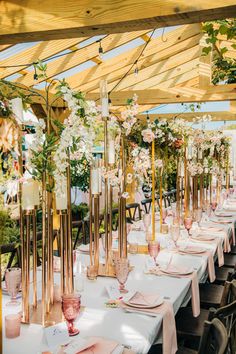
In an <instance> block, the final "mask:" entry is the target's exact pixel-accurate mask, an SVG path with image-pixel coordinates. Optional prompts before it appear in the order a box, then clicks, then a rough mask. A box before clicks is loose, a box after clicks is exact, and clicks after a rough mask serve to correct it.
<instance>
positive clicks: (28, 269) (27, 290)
mask: <svg viewBox="0 0 236 354" xmlns="http://www.w3.org/2000/svg"><path fill="white" fill-rule="evenodd" d="M30 219H31V215H30V213H29V212H28V211H27V212H26V269H25V281H26V292H25V297H26V308H25V317H26V322H29V316H30V306H29V292H30Z"/></svg>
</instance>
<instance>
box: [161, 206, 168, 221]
mask: <svg viewBox="0 0 236 354" xmlns="http://www.w3.org/2000/svg"><path fill="white" fill-rule="evenodd" d="M166 217H167V209H166V208H163V209H162V222H163V224H165V223H166Z"/></svg>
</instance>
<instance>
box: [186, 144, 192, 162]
mask: <svg viewBox="0 0 236 354" xmlns="http://www.w3.org/2000/svg"><path fill="white" fill-rule="evenodd" d="M192 153H193V150H192V144H191V143H189V144H188V150H187V158H188V159H189V160H190V159H191V158H192Z"/></svg>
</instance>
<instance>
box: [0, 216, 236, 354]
mask: <svg viewBox="0 0 236 354" xmlns="http://www.w3.org/2000/svg"><path fill="white" fill-rule="evenodd" d="M235 215H236V214H234V216H233V219H232V223H225V224H221V223H217V222H215V221H213V222H212V221H208V222H206V224H205V226H204V227H209V229H208V231H209V234H213V235H214V229H213V228H212V229H211V228H210V226H209V225H211V224H213V225H215V226H217V227H220V229H221V230H222V233H218V234H217V237H218V238H220V239H221V240H222V241H221V242H222V246H223V245H224V242H225V235H227V237H228V238H229V239H230V238H231V237H232V233H233V232H234V230H233V228H234V226H233V221H234V218H236V216H235ZM222 220H223V219H222ZM156 239H158V240H159V241H160V243H161V251H160V253H159V255H158V259H159V261H160V263H161V262H163V263H169V262H171V264H172V265H174V266H186V267H190V268H192V269H193V270H194V271H195V272H196V274H197V278H198V281H199V282H204V281H205V280H206V278H207V257H206V255H205V254H204V255H202V256H201V255H194V254H181V253H179V252H176V251H173V250H172V249H171V246H170V245H171V239H170V235H164V234H161V233H159V232H157V233H156ZM129 241H130V242H138V243H140V244H143V243H145V233H144V231H142V230H133V231H131V232H130V234H129ZM190 243H191V241H190V239H188V238H186V237H185V238H183V239H180V240H179V241H178V245H182V246H183V245H186V244H187V245H188V244H190ZM194 244H195V243H194ZM198 245H200V246H202V247H204V248H206V249H207V250H208V251H210V252H211V254H212V256H213V257H214V259H216V258H217V243H209V242H208V243H204V242H198ZM77 254H78V256H77V258H78V259H77V260H78V261H79V262H81V264H83V265H84V266H86V265H88V264H89V256H88V254H86V252H80V251H79V250H78V253H77ZM128 257H129V260H130V264H131V265H132V266H134V268H133V270H132V271H131V272H130V274H129V277H128V280H127V283H126V288H127V289H128V290H129V291H130V292H133V291H134V292H135V291H139V292H144V293H152V294H153V293H155V294H160V295H161V296H163V298H164V299H165V300H167V301H169V302H170V303H171V304H172V305H173V310H174V313H175V314H176V313H177V311H178V309H179V308H180V307H181V306H186V304H187V303H188V302H189V300H190V298H191V279H190V278H189V277H173V276H171V275H168V274H162V275H156V274H150V273H148V272H147V271H146V270H147V267H148V262H149V260H150V256H149V255H147V254H129V255H128ZM40 276H41V271H40V269H38V293H39V295H40V289H41V279H40ZM59 281H60V274H58V273H55V274H54V282H55V283H59ZM113 284H114V286H116V287H117V286H118V283H117V280H116V279H115V278H109V277H98V278H97V280H96V281H91V280H88V279H87V278H86V277H84V289H83V291H82V292H81V302H82V305H83V307H84V309H83V311H81V313H80V315H79V316H78V318H77V320H76V322H75V324H76V326H77V328H79V330H80V334H79V336H81V337H89V336H96V337H104V338H107V339H112V340H115V341H117V342H118V343H120V344H122V345H124V346H126V347H130V348H131V349H132V350H133V351H134V352H135V353H138V354H147V353H148V351H149V349H150V347H151V346H152V345H153V344H155V343H158V342H161V341H162V320H163V318H162V315H160V314H159V315H156V316H155V317H154V316H149V315H144V314H139V313H129V312H126V311H125V310H124V309H123V308H121V307H117V308H110V307H107V306H106V303H107V301H108V299H109V297H108V293H107V287H108V286H111V285H113ZM8 301H9V296H8V295H3V301H2V319H3V353H4V354H13V353H14V354H41V353H43V352H46V351H50V352H52V353H57V349H56V348H52V347H49V346H48V343H47V341H46V339H45V335H44V329H43V327H42V326H41V325H36V324H29V325H24V324H22V325H21V335H20V336H19V337H17V338H15V339H7V338H6V336H5V332H4V331H5V329H4V327H5V326H4V317H5V316H6V315H7V314H9V313H17V312H19V311H20V310H21V306H15V307H11V306H6V303H7V302H8ZM104 354H105V353H104Z"/></svg>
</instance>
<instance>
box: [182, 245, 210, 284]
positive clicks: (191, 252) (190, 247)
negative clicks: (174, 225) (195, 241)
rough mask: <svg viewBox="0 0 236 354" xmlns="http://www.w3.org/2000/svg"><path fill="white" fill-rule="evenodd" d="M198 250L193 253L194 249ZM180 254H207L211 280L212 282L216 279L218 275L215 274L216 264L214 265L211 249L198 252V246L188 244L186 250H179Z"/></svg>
mask: <svg viewBox="0 0 236 354" xmlns="http://www.w3.org/2000/svg"><path fill="white" fill-rule="evenodd" d="M194 249H195V250H196V253H193V250H194ZM178 252H179V253H180V254H191V255H193V256H201V257H202V256H206V257H207V269H208V275H209V279H210V282H211V283H212V282H213V281H215V278H216V275H215V266H214V260H213V254H212V252H211V251H210V250H205V252H201V253H197V247H192V246H187V247H186V248H185V249H184V251H181V249H179V250H178Z"/></svg>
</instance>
